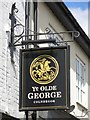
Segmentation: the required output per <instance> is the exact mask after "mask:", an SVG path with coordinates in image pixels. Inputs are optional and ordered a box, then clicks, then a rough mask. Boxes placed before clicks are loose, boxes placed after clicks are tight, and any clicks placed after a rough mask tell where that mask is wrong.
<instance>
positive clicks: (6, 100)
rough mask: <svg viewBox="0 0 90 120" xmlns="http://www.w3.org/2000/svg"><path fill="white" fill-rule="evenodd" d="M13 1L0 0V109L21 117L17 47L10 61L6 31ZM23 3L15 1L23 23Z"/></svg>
mask: <svg viewBox="0 0 90 120" xmlns="http://www.w3.org/2000/svg"><path fill="white" fill-rule="evenodd" d="M21 1H22V0H21ZM14 2H16V1H12V0H9V1H4V2H3V1H0V111H1V112H4V113H7V114H10V115H13V116H15V117H22V115H23V114H21V113H19V57H18V56H19V49H16V50H15V51H14V61H15V63H12V62H11V56H10V48H9V47H8V40H9V38H8V35H7V33H6V29H7V26H9V27H10V19H9V13H11V7H12V4H13V3H14ZM23 5H24V4H23V3H22V2H16V7H17V8H18V10H19V12H18V14H17V16H18V17H19V18H20V21H21V22H22V23H24V6H23ZM9 30H10V29H9Z"/></svg>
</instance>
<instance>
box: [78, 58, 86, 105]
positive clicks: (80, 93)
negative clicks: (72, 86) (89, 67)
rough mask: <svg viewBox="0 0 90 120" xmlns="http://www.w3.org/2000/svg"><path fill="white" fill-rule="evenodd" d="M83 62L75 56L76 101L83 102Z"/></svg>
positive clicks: (84, 71) (84, 72)
mask: <svg viewBox="0 0 90 120" xmlns="http://www.w3.org/2000/svg"><path fill="white" fill-rule="evenodd" d="M85 68H86V67H85V63H84V62H83V61H82V60H81V59H80V58H79V57H78V56H77V57H76V91H77V92H76V100H77V102H79V103H81V104H84V102H83V98H84V96H85V90H84V84H85V74H86V70H85Z"/></svg>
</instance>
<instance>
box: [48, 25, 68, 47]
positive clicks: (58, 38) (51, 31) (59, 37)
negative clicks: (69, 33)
mask: <svg viewBox="0 0 90 120" xmlns="http://www.w3.org/2000/svg"><path fill="white" fill-rule="evenodd" d="M46 33H47V36H46V37H47V39H55V40H56V42H57V45H58V46H62V45H66V44H65V43H63V42H62V41H63V34H62V35H60V34H58V33H57V32H56V30H55V29H54V28H53V27H52V26H51V25H50V24H49V26H48V27H47V28H46ZM54 33H57V34H54ZM60 42H62V43H60ZM49 46H56V45H54V44H52V43H50V44H49Z"/></svg>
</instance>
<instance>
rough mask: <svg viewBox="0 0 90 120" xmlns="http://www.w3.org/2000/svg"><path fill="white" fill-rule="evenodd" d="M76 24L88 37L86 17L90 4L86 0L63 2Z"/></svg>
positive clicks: (65, 0) (67, 0) (66, 0)
mask: <svg viewBox="0 0 90 120" xmlns="http://www.w3.org/2000/svg"><path fill="white" fill-rule="evenodd" d="M64 2H65V4H66V6H67V7H68V8H69V10H70V11H71V13H72V14H73V16H74V17H75V18H76V20H77V22H78V23H79V24H80V26H81V27H82V29H83V30H84V31H85V33H86V34H87V35H88V26H89V25H88V18H89V17H88V16H89V14H88V13H89V8H90V2H88V0H64Z"/></svg>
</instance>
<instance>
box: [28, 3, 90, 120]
mask: <svg viewBox="0 0 90 120" xmlns="http://www.w3.org/2000/svg"><path fill="white" fill-rule="evenodd" d="M29 7H30V11H31V12H30V14H29V21H28V22H29V23H28V24H29V29H30V30H31V31H32V32H31V31H30V33H29V34H33V33H60V32H62V34H59V35H58V34H55V35H54V34H52V35H50V34H48V35H47V36H43V37H42V36H37V38H35V40H36V39H41V38H46V37H47V38H49V39H53V38H54V39H56V41H57V42H62V41H72V40H73V42H67V44H68V45H70V106H73V107H75V108H74V110H72V111H68V112H69V114H70V115H73V116H75V117H76V118H79V119H82V118H87V119H90V116H89V115H90V113H89V64H90V54H89V51H90V40H89V38H88V36H87V35H86V34H85V32H84V31H83V29H82V28H81V27H80V25H79V24H78V23H77V21H76V19H75V18H74V17H73V15H72V14H71V13H70V11H69V10H68V8H67V7H66V6H65V4H64V3H62V2H57V3H55V2H54V3H53V2H47V3H45V2H38V3H33V2H32V1H31V3H30V4H29ZM27 14H28V13H27ZM69 31H78V32H79V33H80V35H79V36H78V37H77V38H76V37H74V38H73V34H72V32H70V33H69ZM61 44H62V45H64V44H63V43H61ZM61 44H60V43H59V44H58V45H61ZM42 46H43V45H41V46H39V47H42ZM46 46H48V45H46ZM49 46H54V45H53V44H49ZM43 47H44V46H43ZM71 108H72V107H71ZM64 115H65V113H64ZM38 116H41V117H42V118H63V114H62V113H61V111H60V110H58V111H57V110H56V111H55V110H53V111H49V112H46V114H45V111H44V112H42V111H41V112H38ZM66 116H68V115H66ZM66 116H64V117H65V118H66ZM69 117H70V116H69Z"/></svg>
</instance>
